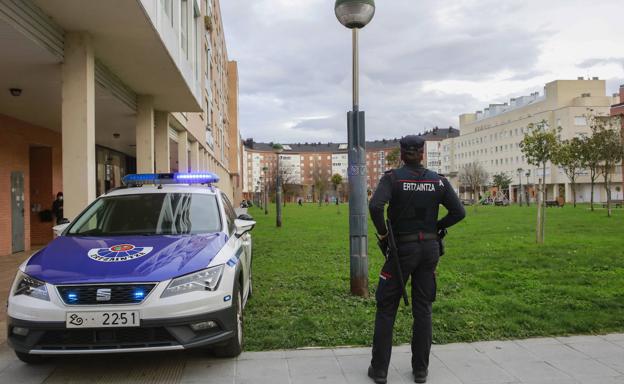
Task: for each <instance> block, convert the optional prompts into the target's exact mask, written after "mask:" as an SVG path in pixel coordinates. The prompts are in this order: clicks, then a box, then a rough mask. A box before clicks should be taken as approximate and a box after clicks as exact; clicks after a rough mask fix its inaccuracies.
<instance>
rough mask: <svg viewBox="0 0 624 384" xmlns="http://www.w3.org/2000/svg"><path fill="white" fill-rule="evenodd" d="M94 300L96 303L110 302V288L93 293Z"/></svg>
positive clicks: (99, 289)
mask: <svg viewBox="0 0 624 384" xmlns="http://www.w3.org/2000/svg"><path fill="white" fill-rule="evenodd" d="M95 294H96V296H95V299H96V300H97V301H110V299H111V289H110V288H98V290H97V291H95Z"/></svg>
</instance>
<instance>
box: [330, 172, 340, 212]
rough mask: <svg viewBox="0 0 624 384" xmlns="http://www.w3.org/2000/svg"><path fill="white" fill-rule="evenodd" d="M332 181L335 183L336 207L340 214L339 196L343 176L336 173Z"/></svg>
mask: <svg viewBox="0 0 624 384" xmlns="http://www.w3.org/2000/svg"><path fill="white" fill-rule="evenodd" d="M331 183H332V184H333V185H334V195H335V196H336V208H337V209H338V211H337V213H338V214H340V206H339V202H338V201H339V200H340V199H339V198H338V186H339V185H340V184H342V176H341V175H340V174H338V173H335V174H333V175H332V177H331Z"/></svg>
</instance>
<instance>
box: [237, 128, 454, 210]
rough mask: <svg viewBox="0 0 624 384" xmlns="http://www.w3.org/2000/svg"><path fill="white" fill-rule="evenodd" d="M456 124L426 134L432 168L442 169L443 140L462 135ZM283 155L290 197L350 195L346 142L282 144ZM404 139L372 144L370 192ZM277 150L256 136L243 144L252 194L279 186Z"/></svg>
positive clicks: (368, 156) (247, 190)
mask: <svg viewBox="0 0 624 384" xmlns="http://www.w3.org/2000/svg"><path fill="white" fill-rule="evenodd" d="M458 135H459V131H458V130H457V129H454V128H452V127H451V128H444V129H441V128H434V129H433V130H431V131H428V132H425V133H423V134H422V135H421V136H422V137H423V139H425V145H426V147H425V159H424V164H427V167H429V166H431V167H432V168H431V169H432V170H434V171H438V170H439V165H438V164H439V161H440V160H439V159H440V157H441V152H440V148H441V147H440V145H439V144H440V143H441V141H442V140H444V139H446V138H449V137H456V136H458ZM282 148H283V151H282V153H280V154H279V159H280V160H279V163H280V169H281V171H280V175H282V179H283V183H284V184H285V185H286V189H287V191H286V192H287V193H286V195H287V198H288V199H290V200H295V199H297V198H303V199H304V200H306V201H313V200H317V199H318V198H319V197H320V198H321V199H324V197H325V196H327V197H329V196H331V197H336V196H337V197H339V198H341V199H343V200H344V199H347V198H348V184H347V183H348V173H349V172H348V168H349V162H348V153H347V144H345V143H338V144H336V143H305V144H301V143H296V144H282ZM398 149H399V140H398V139H391V140H378V141H369V142H367V143H366V165H367V182H368V189H369V193H372V192H374V190H375V189H376V188H377V184H378V183H379V179H381V176H382V175H383V173H384V172H385V171H386V170H388V169H390V168H392V164H390V163H389V162H388V160H387V158H388V155H390V154H391V153H393V152H395V155H396V156H398ZM277 156H278V155H277V154H276V153H275V151H274V149H273V143H256V142H254V141H253V140H251V139H248V140H246V141H245V142H244V149H243V180H244V183H243V194H244V196H245V197H246V198H247V199H254V198H256V199H257V198H258V195H259V194H261V193H263V192H264V191H267V190H268V191H274V190H275V176H276V175H277ZM336 174H338V175H340V176H341V177H342V180H343V182H342V184H341V185H339V186H337V187H334V185H333V184H332V180H331V179H332V176H333V175H336Z"/></svg>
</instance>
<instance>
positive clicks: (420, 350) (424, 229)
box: [368, 135, 466, 383]
mask: <svg viewBox="0 0 624 384" xmlns="http://www.w3.org/2000/svg"><path fill="white" fill-rule="evenodd" d="M400 144H401V160H402V161H403V163H404V166H402V167H401V168H398V169H393V170H391V171H387V172H386V173H385V174H384V175H383V177H382V178H381V180H380V182H379V186H378V187H377V189H376V190H375V194H374V195H373V197H372V198H371V200H370V205H369V209H370V214H371V218H372V220H373V223H374V225H375V228H376V230H377V233H378V236H379V238H380V241H382V242H383V241H384V240H385V241H387V240H386V238H387V236H388V230H387V228H386V224H385V221H384V207H385V205H386V204H387V203H389V207H388V218H389V219H390V222H391V223H392V224H391V225H392V229H393V232H394V236H395V241H396V243H397V248H398V255H399V262H400V265H401V271H402V274H403V281H404V282H405V281H407V279H408V278H409V277H410V276H411V281H412V287H411V289H412V315H413V317H414V324H413V328H412V371H413V374H414V381H415V382H416V383H424V382H426V381H427V374H428V366H429V352H430V350H431V304H432V302H433V301H434V300H435V295H436V281H435V270H436V266H437V265H438V260H439V258H440V243H439V242H438V240H439V236H438V233H439V232H440V231H444V230H445V229H446V228H448V227H450V226H451V225H453V224H455V223H457V222H459V221H460V220H462V219H463V218H464V217H465V215H466V213H465V211H464V208H463V206H462V204H461V201H460V200H459V198H458V197H457V195H456V194H455V191H454V190H453V188H452V187H451V185H450V184H449V182H448V180H447V179H446V178H444V177H443V176H441V175H439V174H437V173H435V172H432V171H430V170H428V169H425V168H424V167H423V166H422V165H421V162H422V160H423V153H424V145H425V142H424V140H423V139H422V138H421V137H419V136H415V135H409V136H405V137H403V138H402V139H401V141H400ZM440 204H442V205H443V206H444V207H446V209H447V210H448V214H447V215H446V216H445V217H444V218H442V219H441V220H438V209H439V205H440ZM440 233H441V232H440ZM395 263H396V262H395V261H394V260H386V263H385V264H384V266H383V268H382V270H381V274H380V276H379V286H378V288H377V293H376V299H377V314H376V317H375V335H374V337H373V358H372V360H371V366H370V367H369V369H368V376H369V377H371V378H372V379H373V380H374V381H375V383H385V382H386V376H387V373H388V366H389V364H390V354H391V352H392V328H393V327H394V320H395V317H396V312H397V308H398V306H399V302H400V300H401V296H402V292H403V288H404V287H402V286H401V283H400V282H399V281H400V279H399V278H397V271H396V270H397V268H396V264H395Z"/></svg>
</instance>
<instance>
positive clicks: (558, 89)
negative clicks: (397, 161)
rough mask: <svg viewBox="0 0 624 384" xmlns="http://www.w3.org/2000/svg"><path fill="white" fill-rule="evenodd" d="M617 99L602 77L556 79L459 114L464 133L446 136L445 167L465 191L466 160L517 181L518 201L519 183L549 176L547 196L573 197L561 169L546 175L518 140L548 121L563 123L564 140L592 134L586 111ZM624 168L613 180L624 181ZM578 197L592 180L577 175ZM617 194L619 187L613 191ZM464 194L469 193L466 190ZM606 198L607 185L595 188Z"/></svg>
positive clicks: (597, 111)
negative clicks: (531, 127) (537, 89)
mask: <svg viewBox="0 0 624 384" xmlns="http://www.w3.org/2000/svg"><path fill="white" fill-rule="evenodd" d="M612 104H613V98H612V97H611V96H607V95H606V84H605V81H604V80H599V79H598V78H592V79H584V78H578V79H577V80H556V81H553V82H550V83H548V84H546V86H545V87H544V91H543V93H539V92H534V93H532V94H530V95H528V96H522V97H517V98H513V99H511V100H510V101H509V102H506V103H502V104H490V105H489V106H488V107H487V108H485V109H484V110H483V111H477V112H476V113H468V114H463V115H460V116H459V124H460V132H461V134H460V136H459V137H456V138H452V139H447V140H443V141H442V143H441V146H442V170H443V173H445V174H448V175H449V177H450V181H451V183H452V184H453V186H454V187H455V188H456V189H458V190H460V192H463V188H461V185H460V182H459V177H458V175H459V172H460V171H461V169H462V168H463V167H465V166H466V165H467V164H470V163H473V162H476V163H479V164H481V165H482V166H483V167H484V169H485V170H486V171H487V172H488V174H489V175H490V176H492V175H494V174H498V173H505V174H507V175H508V176H510V177H511V178H512V180H513V183H512V185H511V186H510V191H509V195H510V197H511V199H512V200H513V201H517V200H518V191H519V186H520V183H522V184H523V185H527V184H529V185H534V184H536V183H539V180H540V179H541V178H543V177H545V178H546V184H547V191H546V192H547V197H546V198H547V199H549V200H553V199H556V198H558V197H564V198H565V199H566V201H571V199H572V193H571V189H570V183H569V180H568V178H567V176H566V175H565V173H564V172H563V171H562V170H561V169H559V167H556V166H553V165H552V164H548V166H547V168H546V172H545V174H542V170H540V169H537V168H536V167H534V166H532V165H529V164H528V163H527V161H526V158H525V157H524V155H523V154H522V152H521V150H520V142H521V141H522V139H523V138H524V135H525V134H526V133H527V132H528V129H527V127H528V125H529V124H531V123H534V124H535V123H539V122H541V121H546V123H547V124H548V126H550V127H561V137H562V139H570V138H572V137H575V136H581V135H590V134H591V129H590V127H589V126H588V123H587V115H588V114H593V115H609V113H610V109H611V105H612ZM621 178H622V169H621V167H618V169H617V170H616V175H615V180H621ZM578 183H579V184H578V185H577V188H576V190H577V199H578V201H580V202H583V201H589V199H590V190H589V180H588V177H587V176H586V175H583V176H581V177H580V178H579V180H578ZM613 192H614V196H616V191H615V190H614V191H613ZM465 197H468V193H467V192H466V194H465ZM604 199H606V193H605V192H604V190H603V187H602V186H600V185H598V186H597V187H596V200H597V201H601V200H604Z"/></svg>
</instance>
